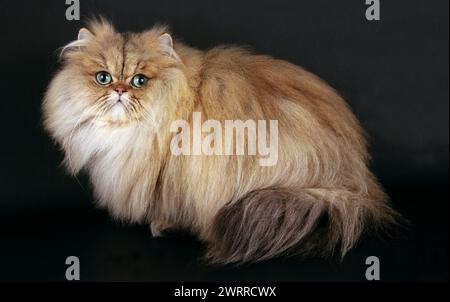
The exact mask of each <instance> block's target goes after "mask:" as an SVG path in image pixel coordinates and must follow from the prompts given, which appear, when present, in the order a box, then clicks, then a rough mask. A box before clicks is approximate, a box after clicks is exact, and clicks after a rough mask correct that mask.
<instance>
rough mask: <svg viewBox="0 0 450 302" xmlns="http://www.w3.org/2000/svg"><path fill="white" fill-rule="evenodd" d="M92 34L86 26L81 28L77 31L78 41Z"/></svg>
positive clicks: (86, 38)
mask: <svg viewBox="0 0 450 302" xmlns="http://www.w3.org/2000/svg"><path fill="white" fill-rule="evenodd" d="M91 36H92V33H91V32H90V31H89V30H88V29H87V28H84V27H83V28H82V29H80V30H79V31H78V41H80V40H85V41H86V40H88V39H89V38H90V37H91Z"/></svg>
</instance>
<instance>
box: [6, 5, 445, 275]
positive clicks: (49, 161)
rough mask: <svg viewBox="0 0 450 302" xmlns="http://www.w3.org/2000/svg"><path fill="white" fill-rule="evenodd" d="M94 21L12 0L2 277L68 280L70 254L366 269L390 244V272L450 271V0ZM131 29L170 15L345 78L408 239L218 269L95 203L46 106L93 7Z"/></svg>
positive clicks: (101, 262)
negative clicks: (45, 116)
mask: <svg viewBox="0 0 450 302" xmlns="http://www.w3.org/2000/svg"><path fill="white" fill-rule="evenodd" d="M80 2H81V21H70V22H69V21H67V20H66V19H65V10H66V7H67V6H66V5H65V1H64V0H58V1H46V2H44V1H2V3H1V4H0V25H1V26H0V39H1V48H0V66H1V70H0V75H1V83H2V84H1V87H2V91H1V98H0V126H1V127H0V130H1V148H0V160H1V170H0V235H1V237H0V280H4V281H6V280H28V281H33V280H65V277H64V273H65V268H66V266H65V263H64V262H65V259H66V257H67V256H70V255H75V256H78V257H79V258H80V260H81V278H82V280H84V281H132V280H136V281H182V280H191V281H225V280H228V281H232V280H233V281H237V280H242V281H244V280H247V281H249V280H252V281H258V280H274V281H338V280H344V281H356V280H365V277H364V272H365V268H366V265H365V264H364V261H365V259H366V257H367V256H371V255H376V256H378V257H379V258H380V261H381V278H382V280H391V281H392V280H396V281H421V280H448V214H449V212H448V130H449V124H448V103H449V94H448V80H449V77H448V66H449V61H448V29H449V27H448V1H447V0H436V1H411V0H395V1H393V0H390V1H386V0H384V1H383V0H381V21H372V22H369V21H367V20H366V19H365V9H366V5H365V1H364V0H350V1H332V0H329V1H325V0H314V1H313V0H304V1H280V0H278V1H266V0H259V1H243V0H241V1H231V0H228V1H207V0H205V1H181V0H180V1H175V0H164V1H150V0H140V1H137V0H136V1H135V0H127V1H90V0H81V1H80ZM98 15H103V16H105V17H107V18H109V19H111V20H112V21H113V23H114V24H115V26H116V28H117V29H118V30H120V31H140V30H143V29H146V28H148V27H150V26H152V25H153V24H155V23H156V22H162V23H167V24H169V25H170V26H171V28H172V31H173V33H174V36H175V37H179V38H181V39H182V40H183V41H185V42H186V43H188V44H190V45H192V46H194V47H198V48H201V49H207V48H211V47H213V46H215V45H217V44H221V43H227V44H228V43H234V44H242V45H248V46H250V47H251V48H253V49H254V50H255V51H256V52H259V53H265V54H269V55H272V56H275V57H278V58H281V59H285V60H288V61H291V62H293V63H296V64H298V65H301V66H304V67H305V68H307V69H309V70H311V71H312V72H314V73H316V74H318V75H319V76H321V77H322V78H323V79H325V80H326V81H327V82H328V83H330V84H331V85H332V86H333V87H335V88H336V89H337V90H338V91H339V92H340V93H341V94H342V95H343V96H344V97H345V99H346V100H347V101H348V103H349V104H350V105H351V107H352V108H353V110H354V112H355V114H356V115H357V116H358V117H359V119H360V120H361V122H362V124H363V126H364V128H365V129H366V130H367V131H368V133H369V134H370V137H371V153H372V155H373V162H372V169H373V170H374V171H375V173H376V174H377V175H378V177H379V178H380V180H381V182H382V183H383V185H384V186H385V188H386V190H387V191H388V193H389V195H390V196H391V198H392V201H393V204H394V206H395V207H396V208H397V209H398V210H399V211H400V212H401V213H402V214H403V215H404V216H405V217H406V218H407V219H409V220H410V222H411V224H410V226H409V227H407V228H405V229H403V230H401V231H400V232H399V234H397V235H396V236H395V237H394V238H383V239H382V240H380V239H374V238H371V239H366V240H363V241H362V242H361V244H360V246H359V247H357V248H356V249H355V250H353V251H352V252H351V253H350V254H349V255H348V256H347V257H346V258H345V259H344V261H343V262H342V263H340V262H339V261H336V260H323V259H316V258H312V259H299V258H289V259H274V260H271V261H267V262H264V263H260V264H254V265H247V266H243V267H238V268H235V267H220V268H217V267H207V266H205V265H203V264H202V263H201V262H200V261H199V257H200V256H201V255H202V250H203V247H202V245H201V244H200V243H199V242H197V241H196V240H195V239H194V238H191V237H190V236H189V235H187V234H171V235H169V236H168V237H166V238H161V239H152V238H151V237H150V234H149V231H148V228H147V227H146V226H137V225H121V224H118V223H116V222H114V221H113V220H112V219H111V218H110V217H109V216H108V214H107V213H106V212H105V211H103V210H98V209H95V208H94V206H93V203H92V202H91V199H92V198H91V193H90V187H89V184H88V183H87V181H86V179H85V177H83V176H80V177H79V181H77V180H76V179H74V178H71V177H69V176H67V175H66V173H65V172H64V170H63V169H62V167H60V166H59V164H60V162H61V160H62V153H61V152H60V151H59V150H58V148H57V147H56V146H55V145H54V144H53V143H52V142H51V141H50V140H49V139H48V137H47V135H46V134H45V133H44V132H43V130H42V127H41V124H40V123H41V121H40V118H41V117H40V105H41V100H42V96H43V94H44V92H45V88H46V85H47V84H48V82H49V81H50V79H51V77H52V75H53V74H54V73H55V71H56V70H57V68H58V63H57V51H56V50H57V48H58V47H61V46H63V45H64V44H66V43H68V42H69V41H71V40H73V39H75V37H76V35H77V32H78V29H79V28H80V27H82V26H83V21H86V20H87V18H88V17H91V16H98Z"/></svg>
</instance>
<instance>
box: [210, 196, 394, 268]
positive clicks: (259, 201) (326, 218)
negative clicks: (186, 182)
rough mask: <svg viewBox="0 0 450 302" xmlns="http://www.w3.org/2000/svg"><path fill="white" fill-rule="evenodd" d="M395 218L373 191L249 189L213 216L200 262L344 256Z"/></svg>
mask: <svg viewBox="0 0 450 302" xmlns="http://www.w3.org/2000/svg"><path fill="white" fill-rule="evenodd" d="M374 195H375V196H374ZM396 216H397V214H396V212H395V211H394V210H392V209H391V208H390V207H389V206H388V204H387V198H386V196H385V194H384V193H383V192H382V191H381V190H378V189H377V192H375V194H372V195H371V196H368V194H359V193H352V192H350V191H347V190H343V189H335V190H333V189H318V188H313V189H303V190H301V191H300V192H293V191H290V190H287V189H278V188H275V189H264V190H258V191H253V192H250V193H249V194H247V195H246V196H245V197H243V198H242V199H240V200H238V201H236V202H233V203H230V204H228V205H226V206H225V207H224V208H222V209H221V210H220V211H219V212H218V214H217V215H216V217H215V219H214V222H213V226H212V229H211V233H210V236H209V240H208V242H209V247H208V252H207V255H206V258H207V260H208V261H209V262H211V263H218V264H227V263H244V262H257V261H261V260H265V259H268V258H272V257H275V256H278V255H280V254H284V253H287V254H289V253H295V254H303V255H311V254H315V255H317V254H318V255H322V256H327V255H331V254H333V253H334V252H335V251H336V250H338V251H339V252H340V255H341V256H344V255H345V254H346V252H347V251H348V250H349V249H351V248H352V247H353V246H354V245H355V244H356V243H357V241H358V239H359V238H360V236H361V234H362V233H363V232H364V231H367V230H369V229H370V230H375V231H377V230H379V229H380V228H384V227H385V226H387V225H389V224H392V223H393V222H395V217H396Z"/></svg>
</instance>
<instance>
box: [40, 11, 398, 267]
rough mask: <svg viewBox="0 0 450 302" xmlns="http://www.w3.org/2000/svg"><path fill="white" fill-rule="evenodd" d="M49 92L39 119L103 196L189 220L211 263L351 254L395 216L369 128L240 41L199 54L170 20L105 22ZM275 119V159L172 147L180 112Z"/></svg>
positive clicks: (175, 221) (78, 46)
mask: <svg viewBox="0 0 450 302" xmlns="http://www.w3.org/2000/svg"><path fill="white" fill-rule="evenodd" d="M61 62H62V67H61V69H60V70H59V71H58V72H57V74H56V75H55V76H54V78H53V79H52V80H51V83H50V84H49V87H48V89H47V91H46V94H45V97H44V100H43V117H44V118H43V120H44V127H45V129H46V130H47V131H48V133H49V134H50V135H51V137H52V138H53V139H54V140H55V141H56V143H57V144H59V145H60V146H61V147H62V149H63V151H64V153H65V159H64V164H65V166H66V167H67V169H68V170H69V172H70V173H72V174H74V175H75V174H77V173H79V172H80V171H84V172H86V173H87V174H88V175H89V179H90V181H91V183H92V187H93V193H94V196H95V200H96V202H97V204H98V205H99V206H101V207H104V208H106V209H108V210H109V212H110V213H111V214H112V215H113V216H114V217H116V218H118V219H121V220H124V221H129V222H138V223H144V224H148V225H149V228H150V231H151V234H152V235H153V236H160V235H162V233H163V232H164V231H166V230H170V229H185V230H189V231H190V232H192V233H193V234H195V235H196V236H198V238H199V239H200V240H202V241H203V242H205V246H206V248H207V251H206V253H205V259H206V260H207V261H208V262H209V263H212V264H228V263H234V264H242V263H250V262H257V261H262V260H267V259H270V258H273V257H278V256H282V255H290V254H296V255H304V256H311V255H313V256H329V255H335V254H337V255H339V256H340V257H343V256H344V255H345V254H346V253H347V252H348V251H349V250H350V249H351V248H352V247H354V246H355V244H356V243H357V242H358V240H359V238H360V237H361V236H362V235H363V234H365V233H366V232H368V231H380V230H384V229H386V228H387V227H388V226H389V225H392V224H393V223H395V221H396V217H397V212H396V211H395V210H393V209H392V207H391V206H390V202H389V199H388V197H387V195H386V194H385V193H384V191H383V189H382V188H381V186H380V185H379V183H378V181H377V179H376V178H375V176H374V175H373V174H372V173H371V172H370V171H369V169H368V163H369V160H370V156H369V154H368V151H367V143H366V135H365V132H364V131H363V129H362V127H361V126H360V124H359V122H358V120H357V119H356V117H355V116H354V115H353V114H352V112H351V110H350V109H349V107H348V105H347V104H346V103H345V102H344V100H343V99H342V98H341V97H340V96H339V95H338V93H337V92H336V91H335V90H334V89H332V88H330V87H329V86H328V85H327V84H326V83H325V82H324V81H323V80H321V79H320V78H318V77H317V76H315V75H313V74H311V73H310V72H307V71H305V70H304V69H302V68H301V67H298V66H296V65H294V64H291V63H288V62H285V61H282V60H278V59H275V58H272V57H269V56H265V55H257V54H254V53H252V52H250V51H248V50H246V49H243V48H240V47H234V46H219V47H216V48H213V49H211V50H209V51H201V50H198V49H195V48H192V47H189V46H187V45H185V44H184V43H182V42H179V41H176V40H175V41H174V40H173V39H172V36H171V34H170V33H169V31H168V30H167V28H166V27H165V26H155V27H153V28H151V29H150V30H147V31H144V32H142V33H118V32H117V31H116V30H115V29H114V27H113V25H112V24H110V23H109V22H108V21H106V20H104V19H99V20H96V21H92V22H90V23H89V24H88V27H87V28H82V29H81V30H80V31H79V33H78V38H77V39H76V40H75V41H73V42H70V43H69V44H67V45H66V46H65V47H63V49H62V51H61ZM194 112H200V113H201V114H202V119H203V120H206V119H215V120H218V121H224V120H244V121H245V120H255V121H256V120H276V121H278V128H279V134H278V135H279V138H278V140H279V143H278V149H279V150H278V160H277V163H276V164H275V165H273V166H261V165H258V161H257V160H256V159H255V157H254V156H246V155H244V156H242V155H239V156H238V155H230V156H220V155H212V156H211V155H209V156H207V155H204V154H201V155H197V156H183V155H181V156H176V155H174V154H172V153H171V151H170V144H171V139H172V138H173V136H174V133H172V132H170V131H169V128H170V123H171V122H172V121H174V120H180V119H181V120H186V121H189V122H191V119H192V118H191V117H192V114H193V113H194Z"/></svg>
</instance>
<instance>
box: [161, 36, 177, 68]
mask: <svg viewBox="0 0 450 302" xmlns="http://www.w3.org/2000/svg"><path fill="white" fill-rule="evenodd" d="M159 42H160V43H161V45H162V47H163V49H164V52H165V53H166V54H167V55H168V56H170V57H172V58H174V59H175V60H177V61H180V62H181V60H180V57H179V56H178V55H177V53H176V52H175V49H173V40H172V37H171V36H170V34H168V33H164V34H162V35H161V36H159Z"/></svg>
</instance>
